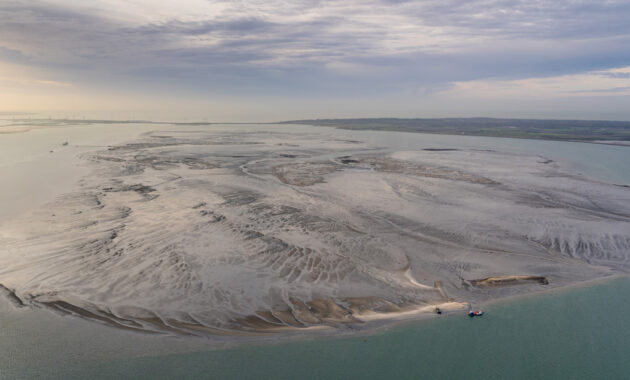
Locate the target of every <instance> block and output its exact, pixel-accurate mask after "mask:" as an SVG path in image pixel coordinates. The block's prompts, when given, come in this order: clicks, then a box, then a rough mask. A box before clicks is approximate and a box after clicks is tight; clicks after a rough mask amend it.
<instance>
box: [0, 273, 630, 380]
mask: <svg viewBox="0 0 630 380" xmlns="http://www.w3.org/2000/svg"><path fill="white" fill-rule="evenodd" d="M485 311H486V314H485V315H484V316H483V317H481V318H474V319H470V318H468V317H466V316H464V315H461V314H457V315H450V316H445V317H442V318H439V319H434V320H430V321H424V322H416V323H413V324H407V325H404V326H398V327H394V328H391V329H389V330H387V331H382V332H379V333H376V334H374V335H365V336H356V337H351V338H341V339H340V338H332V339H331V338H329V339H318V340H310V341H302V342H294V343H285V344H276V345H266V346H255V347H244V348H237V349H227V350H212V351H206V352H194V353H186V354H176V355H161V356H153V357H140V358H129V359H118V360H106V359H105V360H103V359H100V360H88V361H83V360H81V361H73V362H66V363H63V362H49V361H46V362H44V365H41V364H42V363H41V362H40V361H39V359H40V358H41V357H42V356H44V357H45V356H46V355H47V354H48V353H47V350H50V348H51V345H52V343H53V342H55V341H56V340H57V339H63V336H64V331H63V330H61V331H57V332H56V333H55V334H53V335H56V337H54V338H55V339H51V340H42V341H41V342H40V343H41V344H39V345H37V346H33V347H30V350H29V351H28V352H25V351H22V352H17V351H16V350H15V347H14V345H20V344H21V340H20V339H19V337H15V338H14V339H15V340H14V341H12V342H8V341H7V337H6V336H4V337H3V339H2V340H1V344H2V346H4V347H3V352H5V355H3V356H2V358H0V366H2V368H4V369H3V371H2V372H0V373H1V374H2V375H1V376H0V377H3V378H37V377H40V376H44V377H47V378H64V379H70V378H147V379H148V378H152V379H173V378H226V379H228V378H230V379H234V378H251V379H254V378H256V379H291V378H312V379H316V378H363V379H383V378H413V379H419V378H427V379H435V378H440V379H462V378H471V379H478V378H490V379H502V378H512V379H597V378H600V379H603V378H606V379H626V378H628V377H629V376H630V362H629V361H628V360H627V357H628V354H629V353H630V325H629V324H628V323H627V315H628V314H630V280H628V279H618V280H614V281H611V282H607V283H603V284H598V285H594V286H581V287H576V288H572V289H565V290H559V291H554V292H550V293H547V294H543V295H539V296H536V297H526V298H521V299H518V300H513V301H507V302H502V303H499V304H495V305H491V306H488V307H486V308H485ZM126 343H127V344H129V340H126ZM7 344H11V348H10V349H9V350H8V351H7V347H6V345H7ZM94 344H95V343H94V342H88V343H87V344H86V349H88V350H89V349H90V348H91V347H92V346H93V345H94ZM143 344H146V342H144V343H143ZM131 345H133V343H131ZM121 349H123V350H131V348H130V347H129V346H128V345H125V347H121ZM7 353H8V354H9V358H7V355H6V354H7ZM11 355H13V356H14V357H13V360H11V357H10V356H11ZM22 360H24V361H28V362H29V363H30V364H29V365H28V366H25V365H24V362H22ZM15 363H18V364H19V365H16V364H15Z"/></svg>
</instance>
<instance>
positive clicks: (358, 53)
mask: <svg viewBox="0 0 630 380" xmlns="http://www.w3.org/2000/svg"><path fill="white" fill-rule="evenodd" d="M628 19H630V3H628V2H627V1H620V0H609V1H595V0H576V1H570V2H564V1H563V2H561V1H552V0H539V1H524V0H523V1H521V0H473V1H466V2H464V1H458V0H439V1H438V0H425V1H413V0H409V1H396V0H346V1H327V0H303V1H284V0H282V1H281V0H266V1H263V0H247V1H245V0H230V1H207V0H181V1H178V2H155V1H153V0H128V1H122V0H95V1H90V2H84V1H79V0H56V1H54V2H53V1H44V0H29V1H26V0H5V1H3V2H1V3H0V20H2V21H0V62H5V63H6V62H10V63H14V64H21V65H24V66H29V67H35V68H37V69H38V70H40V71H44V72H45V74H46V75H45V76H46V77H54V78H62V79H61V80H60V82H72V83H76V84H77V88H80V87H81V86H89V87H92V88H99V87H108V88H136V89H145V91H147V92H155V91H168V90H173V91H175V90H176V91H179V92H180V93H181V92H186V93H188V94H191V96H193V95H199V94H206V95H214V96H219V95H220V94H230V95H238V94H245V93H246V94H248V95H249V94H273V95H277V96H291V97H295V96H297V97H305V98H307V97H309V96H323V95H325V94H329V93H335V94H337V95H339V96H341V95H346V96H357V95H361V96H381V97H388V96H394V97H395V96H401V95H408V94H415V95H417V96H421V97H426V96H429V95H430V94H431V93H436V92H441V93H442V92H443V90H444V89H445V88H449V86H451V84H452V83H477V82H475V81H484V80H486V81H490V82H491V81H506V82H505V83H508V82H509V81H518V80H527V79H529V78H542V77H561V76H566V75H579V74H584V73H590V74H589V75H593V74H592V73H594V72H601V73H603V74H601V75H603V76H609V77H611V78H617V79H623V78H625V76H626V75H628V74H627V73H617V72H613V71H607V70H609V69H611V68H615V67H625V66H627V65H628V64H630V50H628V49H627V46H630V28H629V27H628V26H627V20H628ZM479 83H480V82H479ZM565 84H566V85H567V86H568V83H565ZM455 87H457V85H455ZM613 87H614V86H609V87H608V88H613ZM521 88H522V87H521ZM574 90H576V91H582V90H581V89H574V88H573V87H570V86H569V87H567V88H565V89H564V92H565V93H568V92H571V91H574ZM587 90H588V89H587ZM558 91H560V90H558ZM588 91H590V90H588ZM618 93H623V91H619V92H618ZM415 95H414V96H415ZM513 96H517V94H516V93H514V95H513Z"/></svg>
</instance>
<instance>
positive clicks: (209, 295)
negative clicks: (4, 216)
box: [0, 126, 630, 336]
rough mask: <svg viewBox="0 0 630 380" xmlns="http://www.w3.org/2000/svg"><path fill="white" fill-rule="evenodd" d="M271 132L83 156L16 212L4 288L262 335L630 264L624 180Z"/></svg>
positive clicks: (150, 321)
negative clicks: (68, 183) (73, 173)
mask: <svg viewBox="0 0 630 380" xmlns="http://www.w3.org/2000/svg"><path fill="white" fill-rule="evenodd" d="M262 128H263V127H257V128H251V129H247V128H241V129H238V128H235V129H234V128H232V129H220V128H214V127H213V128H206V129H200V127H199V126H190V127H187V128H179V129H173V128H170V129H169V128H164V129H163V130H161V131H156V132H147V133H145V134H143V135H141V136H140V137H138V138H136V139H133V140H130V141H126V142H122V143H117V144H112V145H109V146H106V147H103V148H93V149H85V150H83V151H81V152H77V153H80V157H79V159H80V161H81V162H82V164H83V165H85V169H86V170H85V171H84V173H85V174H84V175H83V176H82V177H81V179H80V181H79V182H78V183H76V184H73V187H72V190H71V191H68V190H65V191H64V193H63V194H59V195H58V196H56V197H54V199H49V200H48V201H47V202H46V203H45V204H43V205H41V206H39V207H37V208H35V209H33V210H31V211H30V212H28V213H22V216H21V217H20V218H15V219H12V220H7V221H5V224H4V226H5V227H4V228H3V231H2V235H1V236H0V247H2V253H1V255H2V256H1V257H0V258H1V259H2V260H3V262H5V263H7V265H6V266H5V267H4V268H3V269H2V270H1V271H0V283H1V284H3V289H4V290H5V292H4V293H6V294H7V296H8V297H10V298H12V299H13V300H14V303H16V304H20V303H21V304H24V305H26V306H27V307H37V306H43V307H46V308H49V309H51V310H55V311H56V312H61V313H66V314H71V315H75V316H79V317H82V318H86V319H89V320H93V321H95V322H99V323H104V324H107V325H109V326H113V327H118V328H122V329H127V330H130V331H141V332H147V333H152V334H154V333H159V334H175V335H185V336H188V335H210V336H212V335H222V336H226V335H228V336H243V335H245V336H249V335H253V336H259V335H268V334H270V333H282V334H285V333H291V332H297V331H314V332H317V331H319V330H331V329H332V330H334V329H351V330H356V329H370V328H371V327H373V326H378V325H379V324H380V323H387V321H391V320H399V319H407V318H418V317H419V316H421V315H427V316H428V315H433V314H434V311H435V308H436V307H439V308H440V309H442V310H445V311H457V310H462V311H463V310H465V309H466V308H467V305H468V304H469V303H474V304H477V303H480V302H485V301H488V300H492V299H497V298H506V297H510V296H514V295H517V294H525V293H531V292H538V291H540V290H542V289H544V288H548V287H549V288H555V287H561V286H565V285H569V284H574V283H578V282H581V281H587V280H591V279H595V278H602V277H606V276H611V275H613V274H615V273H618V272H619V271H625V270H626V269H627V265H628V251H629V247H630V236H629V234H628V232H627V231H630V210H629V209H628V204H630V202H628V201H629V200H630V194H629V193H628V190H627V189H626V188H622V187H619V186H613V185H609V184H605V183H600V182H596V181H592V180H589V179H585V178H581V177H577V176H574V175H571V174H569V173H567V172H565V171H563V168H562V167H561V166H559V164H558V163H556V162H554V161H552V160H544V159H541V157H538V156H527V155H514V154H506V153H501V152H493V151H479V150H471V149H468V150H467V149H446V148H444V149H442V148H440V149H437V148H431V149H429V150H400V149H391V148H387V149H386V148H383V147H378V146H370V145H369V144H365V143H362V142H361V141H358V140H355V139H343V138H338V137H335V136H331V135H329V134H327V133H322V132H320V130H318V131H310V130H308V129H301V130H300V131H299V132H294V131H291V130H290V129H289V128H285V129H273V128H271V127H265V128H271V129H268V130H263V129H262ZM32 132H37V131H32ZM32 132H31V133H32ZM73 159H74V158H73ZM507 285H510V286H507Z"/></svg>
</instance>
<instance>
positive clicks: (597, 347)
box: [0, 126, 630, 379]
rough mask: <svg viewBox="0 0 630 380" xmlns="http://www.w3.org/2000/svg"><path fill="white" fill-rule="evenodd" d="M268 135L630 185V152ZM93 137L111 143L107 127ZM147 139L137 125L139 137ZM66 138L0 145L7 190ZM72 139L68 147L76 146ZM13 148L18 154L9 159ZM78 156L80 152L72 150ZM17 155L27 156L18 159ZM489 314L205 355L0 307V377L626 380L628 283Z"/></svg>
mask: <svg viewBox="0 0 630 380" xmlns="http://www.w3.org/2000/svg"><path fill="white" fill-rule="evenodd" d="M161 128H163V127H160V129H161ZM199 128H200V127H198V126H197V127H195V129H199ZM212 128H220V129H228V128H229V129H234V128H236V129H244V130H252V129H263V128H270V127H269V126H223V127H221V126H218V127H216V126H213V127H212ZM274 128H275V130H287V131H296V130H298V131H303V132H305V133H311V132H317V133H321V132H324V133H331V134H334V135H335V136H338V137H339V138H353V139H356V140H362V141H366V142H369V143H370V144H372V145H374V146H383V147H386V148H391V149H409V150H413V149H423V148H460V149H493V150H497V151H502V152H511V153H518V154H535V155H542V156H545V157H548V158H551V159H553V160H556V161H558V162H560V163H561V164H563V165H565V166H566V167H567V168H570V169H571V170H572V171H573V172H574V173H578V174H582V175H585V176H588V177H592V178H595V179H597V180H600V181H605V182H611V183H617V184H626V185H630V148H628V147H620V146H605V145H595V144H583V143H570V142H554V141H537V140H521V139H502V138H489V137H471V136H440V135H426V134H413V133H387V132H379V131H343V130H333V129H329V128H311V127H303V126H300V127H298V126H277V127H274ZM155 129H158V128H155ZM99 130H100V131H101V132H100V133H103V135H104V136H109V134H107V133H106V132H104V131H105V130H104V129H102V128H100V129H99ZM144 130H146V129H145V128H144V127H143V128H142V129H141V131H144ZM70 131H71V130H70V129H59V130H58V131H44V132H38V133H36V134H33V137H34V138H35V137H37V140H35V141H33V144H34V145H30V147H31V148H29V149H30V150H23V149H19V147H17V146H16V145H15V144H16V141H17V140H20V141H22V140H24V141H26V140H27V139H28V137H27V134H23V135H21V136H11V137H10V138H9V137H3V136H0V146H4V147H6V148H7V150H4V152H5V155H4V156H2V154H0V158H2V160H1V161H2V162H1V164H2V165H0V169H1V171H2V172H3V175H4V178H5V180H6V179H7V178H9V179H11V178H13V179H14V180H12V181H11V183H13V184H14V185H15V186H14V187H15V189H14V190H15V193H17V192H18V191H19V190H20V189H23V188H24V186H23V185H24V183H20V182H19V181H18V179H19V178H21V176H23V173H24V171H22V170H18V168H17V167H16V166H15V165H18V164H19V165H39V164H38V163H39V162H44V161H50V158H49V157H54V155H52V156H50V153H49V152H48V150H49V149H53V147H54V148H55V149H59V145H60V143H59V141H65V140H68V139H69V138H67V136H68V135H69V134H70ZM83 132H84V131H83V130H81V131H79V130H77V131H75V132H73V134H74V135H72V137H74V141H76V142H77V145H79V147H82V146H83V147H85V149H87V148H88V147H87V146H88V145H90V144H91V143H92V142H91V141H90V138H87V137H86V138H85V140H81V139H79V136H83V134H84V133H83ZM126 133H129V131H128V130H126ZM57 134H58V135H57ZM51 135H54V136H51ZM86 136H87V135H86ZM104 136H101V137H104ZM39 137H41V138H39ZM53 137H54V138H53ZM3 139H4V140H3ZM10 140H16V141H10ZM70 141H71V145H72V143H73V139H70ZM38 144H39V145H38ZM40 145H41V146H40ZM48 145H51V146H48ZM10 147H12V149H14V150H15V151H16V153H12V154H11V155H8V148H10ZM34 147H35V148H34ZM31 151H32V152H31ZM83 151H85V150H84V148H81V149H77V152H83ZM19 152H22V153H21V154H22V155H23V157H19V156H16V155H19V154H20V153H19ZM24 152H27V153H28V154H26V153H24ZM0 153H1V152H0ZM55 154H57V152H55ZM68 154H70V153H68ZM11 160H14V161H15V165H13V164H11V163H10V161H11ZM71 170H76V169H73V168H69V173H70V171H71ZM14 172H15V173H17V174H13V173H14ZM18 174H19V176H18ZM69 178H70V177H69ZM24 181H26V180H24ZM25 183H26V182H25ZM8 189H9V190H7V188H5V190H3V191H4V195H3V197H4V198H6V199H5V200H6V201H7V202H6V203H7V204H4V205H3V204H0V208H1V207H4V206H9V205H10V204H9V203H10V202H9V200H10V199H11V196H12V194H13V193H12V192H11V191H10V190H11V186H9V188H8ZM3 197H0V200H3V199H4V198H3ZM5 210H8V207H7V208H5ZM15 212H16V213H17V211H15ZM486 311H487V314H486V315H485V316H484V317H482V318H476V319H472V320H471V319H469V318H467V317H465V316H462V315H451V316H444V317H442V318H439V319H434V320H430V321H422V322H417V323H413V324H407V325H404V326H398V327H394V328H391V329H389V330H386V331H381V332H378V333H375V334H373V335H368V336H352V337H344V338H326V339H317V340H305V341H300V342H292V343H286V342H285V343H282V344H266V345H257V346H251V345H249V346H244V347H239V348H230V349H217V345H216V344H215V345H213V346H212V349H211V350H209V345H207V344H204V342H203V341H202V340H193V341H192V342H191V341H187V340H182V339H170V340H169V339H163V338H154V337H147V336H143V335H136V334H130V333H127V332H122V331H118V330H114V329H110V328H106V327H103V326H100V325H98V324H95V323H91V322H87V321H83V320H79V319H77V318H69V317H63V318H62V317H59V316H55V315H52V314H51V313H50V312H48V311H45V310H29V309H19V310H17V309H14V308H13V307H12V306H11V305H9V304H8V303H7V302H6V300H4V299H3V300H0V352H2V355H0V378H1V379H5V378H6V379H21V378H25V379H29V378H60V379H72V378H81V379H83V378H108V379H109V378H147V379H156V378H157V379H160V378H163V379H175V378H230V379H234V378H252V379H295V378H313V379H314V378H340V379H345V378H364V379H382V378H413V379H422V378H426V379H436V378H452V379H462V378H470V379H477V378H491V379H494V378H496V379H502V378H518V379H603V378H605V379H629V378H630V360H629V359H628V358H629V357H630V280H628V279H618V280H614V281H611V282H608V283H602V284H599V285H595V286H580V287H576V288H573V289H566V290H558V291H553V292H550V293H547V294H543V295H538V296H535V297H528V298H522V299H519V300H514V301H507V302H502V303H499V304H495V305H492V306H489V307H487V308H486ZM191 351H193V352H191ZM174 352H179V353H177V354H174Z"/></svg>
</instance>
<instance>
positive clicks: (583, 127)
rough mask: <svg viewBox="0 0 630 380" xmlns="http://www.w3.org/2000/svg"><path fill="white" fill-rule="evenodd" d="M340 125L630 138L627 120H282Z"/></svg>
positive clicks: (543, 136)
mask: <svg viewBox="0 0 630 380" xmlns="http://www.w3.org/2000/svg"><path fill="white" fill-rule="evenodd" d="M282 124H308V125H315V126H326V127H336V128H341V129H359V130H378V131H397V132H417V133H437V134H448V135H470V136H494V137H514V138H527V139H543V140H574V141H589V142H596V141H610V142H612V141H620V142H626V141H630V121H604V120H543V119H494V118H486V117H474V118H440V119H397V118H378V119H314V120H293V121H285V122H282Z"/></svg>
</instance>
